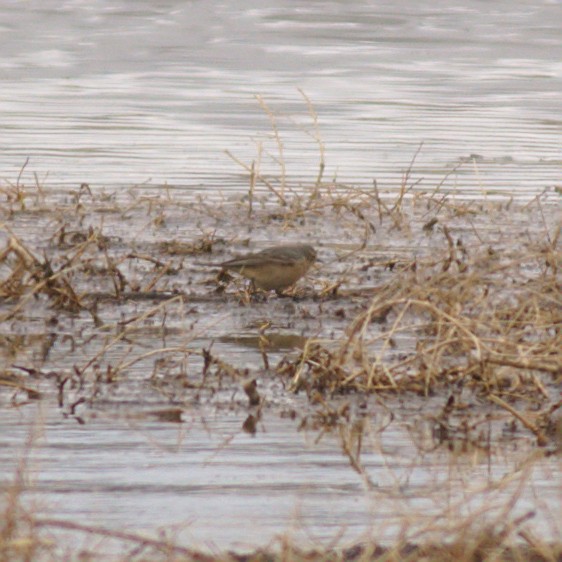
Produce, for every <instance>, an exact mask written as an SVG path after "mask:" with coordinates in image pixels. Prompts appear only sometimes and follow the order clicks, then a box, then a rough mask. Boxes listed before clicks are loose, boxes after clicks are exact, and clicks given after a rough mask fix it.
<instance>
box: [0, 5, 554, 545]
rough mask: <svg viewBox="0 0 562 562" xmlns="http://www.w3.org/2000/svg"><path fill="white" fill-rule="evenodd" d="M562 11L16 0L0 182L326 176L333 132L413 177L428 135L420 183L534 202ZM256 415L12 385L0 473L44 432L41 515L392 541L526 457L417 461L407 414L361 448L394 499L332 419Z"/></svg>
mask: <svg viewBox="0 0 562 562" xmlns="http://www.w3.org/2000/svg"><path fill="white" fill-rule="evenodd" d="M561 18H562V6H561V4H560V2H556V1H538V2H537V1H525V0H524V1H520V2H509V1H506V0H497V1H493V2H479V1H476V0H470V1H468V2H467V1H462V2H461V1H452V2H449V1H447V2H443V1H439V2H432V3H420V2H413V1H401V2H388V1H374V0H364V1H356V2H345V1H337V0H332V1H313V2H311V1H308V2H301V1H296V2H295V1H288V0H282V1H275V2H274V1H270V0H260V1H253V0H249V1H245V2H233V1H218V0H209V1H205V2H202V1H181V2H180V1H174V0H160V1H158V2H155V1H148V0H144V1H136V2H132V1H130V0H114V1H112V2H109V3H102V2H98V3H92V2H89V1H85V0H67V1H53V0H41V1H40V0H31V1H29V2H25V3H21V2H7V1H5V2H1V3H0V182H2V183H3V184H4V182H8V183H12V184H13V183H16V181H17V178H18V174H19V172H20V170H21V168H22V166H23V165H24V163H25V162H26V161H27V159H28V158H29V163H28V164H27V167H26V168H25V170H24V172H23V174H22V178H21V181H23V182H25V183H26V184H33V183H34V181H35V180H34V177H33V175H32V174H33V173H36V174H37V178H38V181H40V182H42V183H43V184H44V186H45V188H46V189H49V188H50V186H53V187H56V186H57V185H77V186H78V185H79V184H81V183H82V182H86V183H88V184H90V185H91V186H94V187H104V188H110V189H113V190H119V189H122V188H127V187H129V186H131V185H134V184H143V183H149V184H156V185H159V184H165V183H167V184H170V185H174V186H177V187H178V188H179V189H185V191H186V192H189V191H193V190H196V191H198V192H200V193H203V194H205V193H207V194H209V195H210V194H215V193H217V191H219V190H222V191H226V192H228V191H232V192H241V191H244V190H245V189H247V185H248V177H247V171H246V170H245V169H244V168H243V167H241V166H240V165H239V164H237V163H236V162H235V161H234V160H233V159H232V158H230V157H229V156H228V154H227V153H226V151H230V153H231V154H233V155H234V156H235V157H236V158H238V159H239V160H240V161H242V162H243V163H245V164H246V165H248V166H249V165H250V164H251V162H252V161H257V160H260V159H261V164H260V170H261V171H262V172H263V173H264V174H270V175H272V176H279V175H280V174H282V173H283V167H282V166H281V165H280V163H279V160H280V159H281V160H282V161H283V162H284V164H285V170H286V174H287V176H288V177H290V178H292V179H293V180H294V181H299V182H313V181H314V180H315V179H316V176H317V174H318V167H319V161H320V149H321V147H323V148H324V149H325V158H326V170H325V172H324V179H326V180H337V181H338V182H342V183H353V184H357V185H371V184H372V182H373V180H376V181H377V183H378V185H379V187H380V188H382V189H396V188H398V187H399V186H400V183H401V181H402V174H403V172H404V171H405V170H406V169H407V168H408V166H409V164H410V162H411V160H412V158H413V156H414V154H416V151H417V150H418V149H419V147H420V145H422V143H423V146H422V148H421V150H420V152H419V154H418V156H417V158H416V161H415V163H414V166H413V170H412V172H413V174H412V175H413V178H414V179H415V180H417V179H419V180H420V185H421V186H422V187H423V188H425V189H428V190H432V189H435V188H436V187H437V186H438V185H440V183H441V182H442V181H444V182H445V183H444V188H446V189H448V190H451V191H455V192H458V193H459V194H460V195H465V196H468V197H480V196H481V195H482V194H488V193H502V194H505V195H508V196H509V195H513V196H524V197H531V196H533V195H536V194H539V193H541V192H542V191H543V190H544V189H550V190H552V188H553V187H555V186H559V185H560V177H561V176H560V171H561V164H562V135H561V133H562V119H561V117H560V116H561V114H562V96H561V95H560V92H561V91H562V32H561V30H560V21H561ZM301 92H303V93H304V94H305V96H306V98H308V100H310V102H311V104H312V106H313V108H314V111H315V112H316V114H317V123H315V122H314V118H313V117H312V115H311V112H310V111H309V108H308V105H307V99H306V98H305V96H303V94H302V93H301ZM260 100H261V105H260ZM264 104H265V105H264ZM272 119H274V122H275V126H277V127H278V131H279V136H280V139H281V142H282V155H280V153H279V143H278V141H277V140H276V139H275V137H274V134H273V132H274V129H273V121H272ZM318 139H321V141H320V140H318ZM281 156H282V158H280V157H281ZM452 171H453V173H450V172H452ZM448 174H450V175H448ZM243 421H244V416H243V415H241V413H240V412H233V413H231V414H230V415H226V414H225V412H224V411H218V412H217V413H213V412H212V411H204V412H201V411H199V410H197V409H194V410H193V412H191V413H188V414H187V419H186V420H185V421H184V423H183V424H180V425H175V424H170V423H164V422H156V421H153V422H150V423H148V422H145V421H143V422H139V421H134V420H131V419H130V418H127V417H120V416H118V415H114V414H113V413H109V414H105V413H100V414H99V418H98V419H95V418H94V419H90V420H89V421H88V423H87V424H85V425H84V426H80V425H78V424H77V423H76V421H75V420H68V419H63V418H62V417H61V415H60V413H59V412H58V411H57V410H56V408H52V407H49V406H44V407H43V406H41V404H39V405H35V404H28V405H23V406H19V407H17V408H15V407H13V405H11V403H10V396H9V392H8V391H7V390H5V389H3V390H2V400H1V402H0V445H1V446H0V486H1V487H2V489H3V490H8V489H9V487H10V485H11V483H12V482H13V479H14V475H15V474H16V473H17V464H18V462H19V460H20V459H21V458H22V457H24V456H25V454H26V451H30V452H29V460H28V464H27V469H26V470H27V471H28V478H29V482H28V485H27V489H26V491H25V493H24V499H25V501H26V502H27V505H28V506H32V507H33V509H34V511H35V512H36V513H37V514H39V515H40V516H42V517H52V518H59V519H65V520H70V521H81V522H84V523H85V524H91V525H99V526H100V527H104V528H111V529H113V528H115V529H122V528H127V529H129V530H132V531H141V530H142V531H154V530H155V529H158V528H171V527H173V528H176V529H177V532H178V536H179V537H180V539H181V540H180V542H182V544H185V543H188V544H191V545H194V546H211V547H212V546H217V547H219V548H242V549H244V548H252V547H255V546H256V545H264V544H268V543H269V542H270V541H272V540H273V539H274V537H275V536H277V535H279V534H284V533H289V534H290V533H294V535H295V536H301V535H304V536H305V537H306V538H307V540H309V541H310V540H312V542H314V541H313V540H314V539H317V540H318V541H320V542H321V541H323V540H325V541H328V542H329V541H330V540H331V539H333V537H334V536H337V535H338V534H340V535H341V536H342V540H343V539H346V540H347V539H349V540H357V539H358V538H360V537H365V536H368V535H369V534H370V533H371V532H372V530H373V528H376V529H377V530H378V532H379V535H378V536H383V537H384V535H385V532H386V531H387V530H388V534H389V536H393V534H394V533H395V532H396V529H397V527H396V525H398V523H397V522H401V521H403V517H404V516H405V515H407V514H408V513H409V512H410V510H412V509H413V507H412V506H415V508H416V509H415V510H414V511H415V512H416V513H427V514H428V515H431V514H432V513H433V509H434V508H436V506H437V505H439V506H441V507H442V505H443V502H446V501H451V503H454V502H455V501H456V500H455V499H454V498H458V497H462V495H463V494H468V493H469V491H470V490H473V491H476V490H477V489H478V487H479V486H481V487H482V488H483V489H485V488H486V486H487V484H489V483H490V482H492V481H494V479H496V478H499V477H500V475H501V473H502V471H509V470H511V469H513V465H514V464H515V458H519V459H520V458H521V457H518V456H517V455H515V457H514V458H505V459H504V460H503V461H502V462H498V463H497V465H494V467H492V468H490V466H489V465H487V464H486V462H483V463H482V462H481V461H479V460H474V459H473V458H472V457H470V456H467V458H463V459H461V461H459V462H458V464H457V465H455V466H456V468H455V471H454V475H453V478H452V479H451V481H450V482H449V481H448V482H449V483H448V484H447V486H442V481H441V480H440V477H438V476H437V475H438V474H441V472H439V471H437V472H436V470H435V466H438V467H441V469H442V474H443V475H444V476H446V475H447V474H448V473H450V470H451V469H450V467H449V464H448V463H449V459H448V457H447V455H444V456H440V457H439V458H435V457H429V456H424V455H421V456H420V453H419V451H418V450H416V449H415V444H414V442H413V441H412V439H411V438H410V437H409V434H408V432H407V431H406V429H405V427H404V426H401V427H400V428H399V429H391V430H390V431H389V432H388V434H386V435H387V436H386V437H385V438H384V439H383V440H382V442H378V441H377V443H376V446H374V445H373V447H372V449H370V452H369V453H368V454H367V455H366V456H365V457H364V458H363V461H364V462H365V466H366V468H367V470H368V472H369V474H370V475H371V477H372V478H373V480H374V481H376V482H377V483H378V484H379V485H380V486H381V494H382V495H383V496H384V494H387V501H386V502H385V501H382V500H381V495H376V496H373V495H372V494H371V493H370V492H367V491H366V490H365V488H364V486H363V485H362V481H361V478H360V476H359V475H358V474H356V473H355V472H354V471H353V470H352V469H351V468H350V465H349V462H348V460H347V459H346V458H345V457H344V456H343V455H342V451H341V446H340V445H341V444H340V443H339V442H338V439H337V436H336V435H331V436H325V437H324V438H323V439H322V440H321V441H320V443H316V441H317V439H316V437H317V436H315V435H308V434H306V433H299V432H297V428H296V427H295V423H294V422H292V421H291V420H290V419H285V418H283V417H281V416H276V415H270V416H269V417H268V418H266V419H265V420H263V421H262V422H261V425H260V430H259V431H258V432H257V434H256V435H255V436H251V435H248V434H247V433H245V432H244V431H242V429H241V427H242V423H243ZM34 427H37V429H36V430H34V429H33V428H34ZM33 431H36V432H37V435H36V436H35V438H34V439H33V442H32V444H31V446H28V445H26V443H27V441H28V439H29V436H30V434H32V433H33ZM375 441H376V440H375ZM383 453H384V454H383ZM449 475H450V474H449ZM559 477H560V469H559V466H558V465H557V464H556V463H555V461H554V460H552V459H550V460H549V459H545V460H544V462H543V463H542V464H540V465H539V466H538V468H536V469H535V470H533V471H532V474H530V475H529V481H528V485H527V486H526V493H525V494H523V496H522V499H521V504H522V509H525V508H526V507H529V506H531V507H533V508H534V506H535V501H536V498H537V497H540V498H541V500H540V505H541V507H542V508H544V512H543V513H541V515H540V517H542V518H544V524H541V528H542V529H543V530H544V535H545V537H552V536H553V535H555V534H556V531H555V530H552V529H551V528H550V527H549V524H550V522H553V521H556V520H560V517H559V505H560V504H559V503H558V502H557V495H556V490H557V486H556V483H557V481H559ZM492 488H493V486H492ZM396 490H402V491H405V492H408V493H409V494H410V496H409V497H408V498H406V499H403V500H400V501H397V500H396V498H395V497H394V496H393V495H392V494H393V493H394V492H396ZM459 490H462V492H460V491H459ZM430 491H431V494H430V493H429V492H430ZM506 493H507V492H506ZM439 494H443V495H439ZM448 494H449V495H448ZM499 495H500V496H501V494H499ZM430 498H431V499H430ZM501 499H503V500H505V496H501V497H500V500H501ZM432 502H434V504H432ZM475 509H477V507H475ZM460 510H461V508H459V511H460ZM549 514H550V515H551V517H550V518H549ZM541 521H542V519H541Z"/></svg>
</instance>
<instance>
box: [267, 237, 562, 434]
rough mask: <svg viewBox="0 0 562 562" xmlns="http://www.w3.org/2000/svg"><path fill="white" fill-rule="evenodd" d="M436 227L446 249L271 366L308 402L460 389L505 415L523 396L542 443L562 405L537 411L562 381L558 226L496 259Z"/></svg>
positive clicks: (413, 265)
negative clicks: (319, 397)
mask: <svg viewBox="0 0 562 562" xmlns="http://www.w3.org/2000/svg"><path fill="white" fill-rule="evenodd" d="M443 231H444V234H445V240H446V242H447V244H446V247H445V248H444V249H442V250H441V251H435V252H433V255H432V256H431V257H427V258H423V259H416V260H413V261H412V262H410V263H409V264H406V266H405V267H403V268H401V269H400V268H397V269H396V270H395V271H394V272H393V273H394V274H393V276H392V278H391V279H389V280H388V281H387V282H385V283H383V284H382V285H380V286H378V287H376V289H372V290H370V291H368V292H370V293H371V294H372V296H371V297H370V298H368V299H366V301H365V306H364V309H363V310H362V311H361V312H360V313H359V314H358V315H356V317H354V318H353V319H352V320H351V321H350V322H349V324H348V326H347V329H346V337H345V338H344V339H343V341H341V342H331V343H329V344H326V343H324V342H323V341H322V340H321V339H318V340H310V341H309V343H308V345H307V346H306V347H305V348H304V349H303V351H302V352H301V353H300V354H299V356H298V357H297V358H296V359H291V358H284V359H282V361H281V362H280V364H279V365H278V367H277V370H278V372H279V373H280V374H281V375H282V376H284V377H289V378H291V380H292V388H293V389H294V390H295V391H299V390H301V389H304V390H306V391H307V392H308V394H309V396H310V395H312V394H314V393H317V392H320V393H323V394H324V395H329V396H333V395H337V394H345V393H349V392H360V393H362V392H368V393H370V392H377V393H385V392H387V393H388V392H390V393H395V394H397V393H404V392H413V393H416V394H419V395H421V396H427V395H432V394H435V393H437V392H439V391H444V390H451V389H457V391H459V390H462V389H463V388H464V389H467V390H470V391H472V392H473V393H475V394H476V395H477V396H479V397H480V398H485V399H489V400H490V401H491V402H493V403H494V404H496V405H499V406H500V407H502V408H504V409H506V410H508V411H510V412H511V413H514V411H513V409H510V407H509V405H508V403H509V402H513V401H516V400H522V401H524V402H525V403H526V404H527V407H529V408H531V409H534V410H535V411H534V412H533V414H532V417H533V419H534V420H535V421H530V419H529V418H527V417H525V416H521V418H520V421H522V422H523V424H524V425H525V426H526V427H527V428H528V429H531V430H532V431H533V433H535V435H536V437H537V440H538V443H539V444H545V443H546V442H547V438H546V437H545V433H544V432H545V431H548V427H549V426H550V425H551V423H552V417H551V414H552V413H553V411H555V410H557V409H558V408H559V407H560V402H558V404H557V405H555V406H554V410H553V407H549V408H547V409H545V410H544V411H542V410H540V408H541V405H543V406H544V404H545V403H548V401H549V400H551V399H552V398H553V397H552V388H556V385H558V384H559V383H560V382H561V376H562V333H561V331H560V326H561V325H562V299H561V297H560V294H561V293H560V281H559V270H560V266H561V265H562V263H561V256H560V253H559V251H558V249H557V247H558V244H559V237H560V228H558V230H557V231H556V233H555V235H554V236H553V237H552V239H549V241H548V243H545V242H544V241H541V242H540V243H536V244H532V243H528V244H527V245H526V246H525V247H516V248H510V249H506V250H504V251H502V252H501V253H498V252H496V251H495V250H494V249H493V248H492V247H484V248H482V247H480V248H476V249H475V250H469V249H467V248H465V247H463V246H462V244H460V243H459V244H455V243H454V242H453V240H452V236H451V234H450V233H449V232H448V230H447V228H446V227H445V228H444V229H443ZM344 294H345V292H344ZM405 342H408V343H407V344H405ZM404 347H406V348H407V349H406V350H403V348H404ZM401 348H402V349H401ZM549 389H550V390H549Z"/></svg>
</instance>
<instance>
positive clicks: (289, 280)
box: [218, 244, 317, 295]
mask: <svg viewBox="0 0 562 562" xmlns="http://www.w3.org/2000/svg"><path fill="white" fill-rule="evenodd" d="M316 259H317V257H316V250H315V249H314V248H313V247H312V246H310V245H308V244H283V245H280V246H272V247H270V248H265V249H263V250H261V251H259V252H254V253H251V254H247V255H245V256H240V257H237V258H234V259H231V260H228V261H225V262H223V263H220V264H218V265H219V267H221V268H222V270H223V271H227V270H229V271H234V272H235V273H238V274H239V275H242V276H243V277H246V279H250V281H251V282H252V286H253V288H254V289H255V288H256V287H257V288H259V289H263V290H265V291H275V292H276V293H277V294H278V295H280V294H281V293H282V291H283V290H284V289H287V288H288V287H291V286H292V285H294V284H295V283H296V282H297V281H298V280H299V279H300V278H301V277H302V276H303V275H304V274H305V273H306V272H307V271H308V270H309V269H310V266H311V265H312V264H313V263H314V262H315V261H316Z"/></svg>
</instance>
